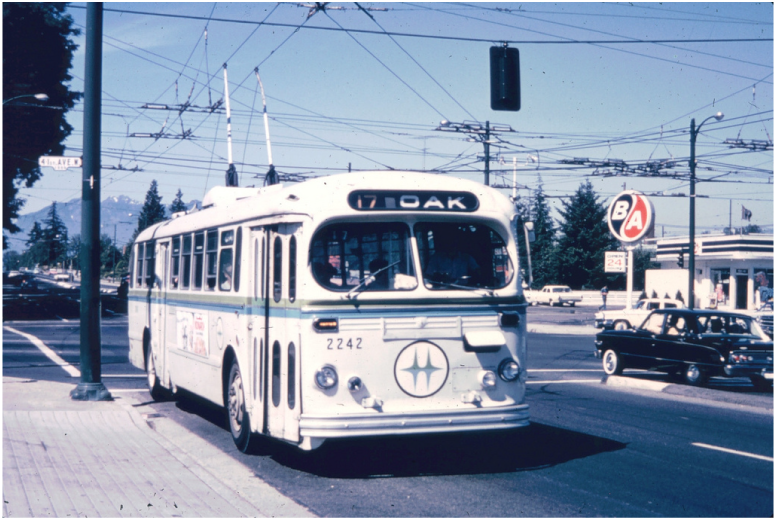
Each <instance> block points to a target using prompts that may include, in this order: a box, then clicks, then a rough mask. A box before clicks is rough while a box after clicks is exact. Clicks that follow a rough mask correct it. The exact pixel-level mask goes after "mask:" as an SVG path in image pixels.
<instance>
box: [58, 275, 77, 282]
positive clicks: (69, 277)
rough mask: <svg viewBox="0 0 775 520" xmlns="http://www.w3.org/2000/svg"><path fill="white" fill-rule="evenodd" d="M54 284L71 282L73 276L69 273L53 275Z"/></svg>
mask: <svg viewBox="0 0 775 520" xmlns="http://www.w3.org/2000/svg"><path fill="white" fill-rule="evenodd" d="M54 281H55V282H72V281H73V275H72V274H70V273H57V274H55V275H54Z"/></svg>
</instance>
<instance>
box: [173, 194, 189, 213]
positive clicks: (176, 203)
mask: <svg viewBox="0 0 775 520" xmlns="http://www.w3.org/2000/svg"><path fill="white" fill-rule="evenodd" d="M187 209H188V208H187V207H186V203H185V202H183V192H182V191H180V188H178V193H177V194H175V200H173V201H172V204H170V215H172V214H173V213H177V212H179V211H186V210H187Z"/></svg>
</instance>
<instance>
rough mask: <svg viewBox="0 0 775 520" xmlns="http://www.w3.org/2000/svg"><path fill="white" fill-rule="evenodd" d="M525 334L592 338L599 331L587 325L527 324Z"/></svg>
mask: <svg viewBox="0 0 775 520" xmlns="http://www.w3.org/2000/svg"><path fill="white" fill-rule="evenodd" d="M527 332H528V333H534V334H566V335H569V336H594V335H595V334H597V333H598V332H599V331H598V329H596V328H595V327H592V326H588V325H555V324H553V323H528V325H527Z"/></svg>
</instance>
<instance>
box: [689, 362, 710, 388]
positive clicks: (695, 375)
mask: <svg viewBox="0 0 775 520" xmlns="http://www.w3.org/2000/svg"><path fill="white" fill-rule="evenodd" d="M706 379H707V375H706V374H705V372H704V371H703V370H702V369H701V368H700V367H699V366H698V365H694V364H692V365H688V366H687V367H686V368H684V381H685V382H686V384H687V385H692V386H702V385H704V384H705V380H706Z"/></svg>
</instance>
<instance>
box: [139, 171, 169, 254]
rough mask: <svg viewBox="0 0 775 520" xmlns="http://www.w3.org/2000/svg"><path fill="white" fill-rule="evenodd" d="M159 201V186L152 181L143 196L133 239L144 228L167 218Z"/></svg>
mask: <svg viewBox="0 0 775 520" xmlns="http://www.w3.org/2000/svg"><path fill="white" fill-rule="evenodd" d="M161 199H162V198H161V196H160V195H159V185H158V184H157V183H156V180H153V181H151V187H150V188H148V192H147V193H146V194H145V203H144V204H143V208H142V209H141V210H140V217H139V218H138V220H137V231H136V233H135V237H136V236H137V235H138V234H139V233H140V232H141V231H142V230H144V229H145V228H147V227H149V226H152V225H154V224H156V223H157V222H161V221H162V220H165V219H166V218H167V216H166V214H165V211H164V205H163V204H162V203H161ZM133 239H134V237H133ZM133 241H134V240H133Z"/></svg>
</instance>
